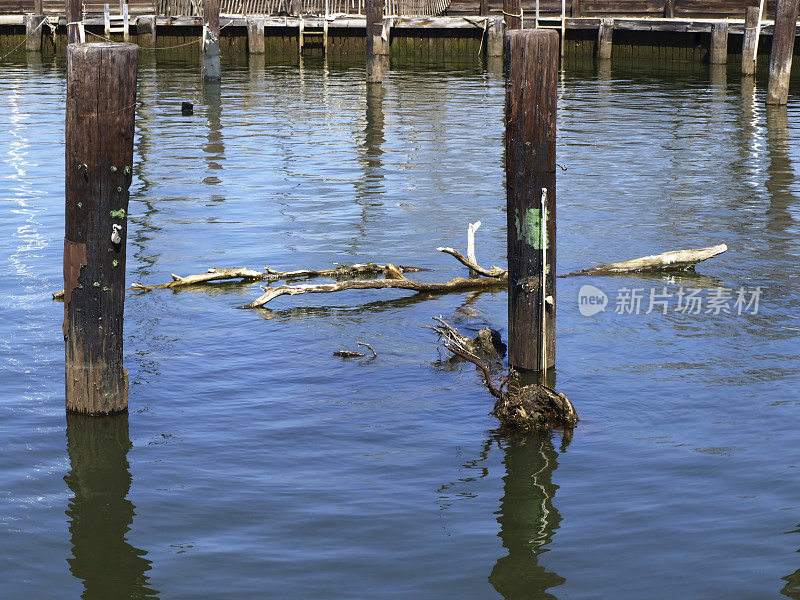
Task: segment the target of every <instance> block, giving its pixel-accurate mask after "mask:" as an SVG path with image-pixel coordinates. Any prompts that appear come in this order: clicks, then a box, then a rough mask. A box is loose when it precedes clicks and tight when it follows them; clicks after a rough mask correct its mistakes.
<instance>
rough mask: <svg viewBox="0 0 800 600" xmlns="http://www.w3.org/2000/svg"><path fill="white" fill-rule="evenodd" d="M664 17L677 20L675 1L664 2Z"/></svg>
mask: <svg viewBox="0 0 800 600" xmlns="http://www.w3.org/2000/svg"><path fill="white" fill-rule="evenodd" d="M664 17H666V18H667V19H674V18H675V0H666V2H664Z"/></svg>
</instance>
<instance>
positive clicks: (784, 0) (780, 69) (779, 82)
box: [767, 0, 798, 104]
mask: <svg viewBox="0 0 800 600" xmlns="http://www.w3.org/2000/svg"><path fill="white" fill-rule="evenodd" d="M797 2H798V0H778V5H777V7H776V9H775V30H774V33H773V34H772V53H771V55H770V59H769V84H768V86H767V104H786V101H787V100H788V98H789V75H790V73H791V71H792V52H794V36H795V29H796V23H797Z"/></svg>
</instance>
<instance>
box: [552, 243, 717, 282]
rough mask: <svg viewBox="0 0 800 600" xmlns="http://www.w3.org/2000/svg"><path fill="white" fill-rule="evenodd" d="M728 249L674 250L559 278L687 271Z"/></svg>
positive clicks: (600, 266)
mask: <svg viewBox="0 0 800 600" xmlns="http://www.w3.org/2000/svg"><path fill="white" fill-rule="evenodd" d="M727 249H728V246H726V245H725V244H719V245H718V246H711V247H710V248H697V249H694V250H674V251H672V252H664V253H663V254H654V255H652V256H643V257H642V258H634V259H633V260H626V261H623V262H616V263H608V264H605V265H599V266H597V267H592V268H591V269H583V270H582V271H575V272H574V273H568V274H566V275H560V277H575V276H577V275H615V274H619V273H648V272H658V271H687V270H690V269H694V266H695V265H696V264H697V263H699V262H702V261H704V260H708V259H709V258H713V257H714V256H717V255H718V254H722V253H723V252H725V251H726V250H727Z"/></svg>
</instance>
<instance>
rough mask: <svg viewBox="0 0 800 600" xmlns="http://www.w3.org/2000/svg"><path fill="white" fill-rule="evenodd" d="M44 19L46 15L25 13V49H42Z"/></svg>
mask: <svg viewBox="0 0 800 600" xmlns="http://www.w3.org/2000/svg"><path fill="white" fill-rule="evenodd" d="M42 21H44V15H42V14H41V13H37V14H35V15H31V14H27V15H25V50H27V51H28V52H39V51H41V49H42Z"/></svg>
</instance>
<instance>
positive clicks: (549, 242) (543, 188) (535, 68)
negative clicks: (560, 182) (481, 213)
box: [505, 29, 560, 371]
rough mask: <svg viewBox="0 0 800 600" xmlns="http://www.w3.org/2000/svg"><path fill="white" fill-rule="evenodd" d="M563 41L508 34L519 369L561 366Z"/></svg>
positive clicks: (545, 34) (513, 302) (513, 337)
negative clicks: (559, 112)
mask: <svg viewBox="0 0 800 600" xmlns="http://www.w3.org/2000/svg"><path fill="white" fill-rule="evenodd" d="M559 41H560V40H559V35H558V33H557V32H556V31H553V30H548V29H528V30H521V31H510V32H508V33H507V34H506V38H505V43H506V47H505V56H506V201H507V217H508V339H509V344H508V345H509V358H508V362H509V364H510V365H511V366H513V367H514V368H516V369H518V370H520V369H521V370H528V371H542V370H546V369H547V368H548V367H551V366H553V365H554V364H555V331H556V330H555V315H556V306H555V297H556V294H555V291H556V287H555V286H556V278H555V275H556V273H555V257H556V253H555V250H556V97H557V92H558V69H559ZM543 204H544V208H545V209H544V211H543V210H542V205H543ZM543 223H544V224H545V227H542V224H543ZM545 264H546V265H547V266H546V267H545ZM543 267H544V268H543ZM543 284H544V285H543ZM543 341H544V343H543Z"/></svg>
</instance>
